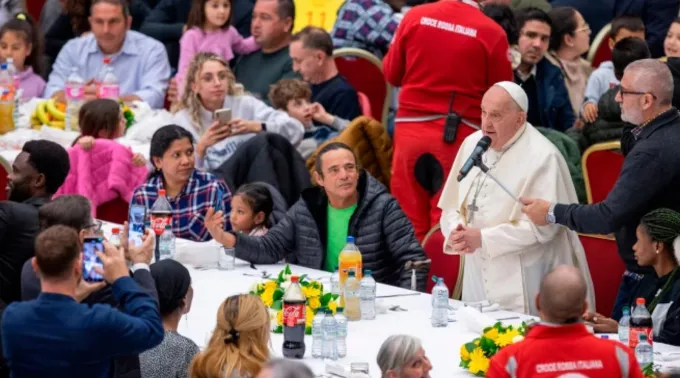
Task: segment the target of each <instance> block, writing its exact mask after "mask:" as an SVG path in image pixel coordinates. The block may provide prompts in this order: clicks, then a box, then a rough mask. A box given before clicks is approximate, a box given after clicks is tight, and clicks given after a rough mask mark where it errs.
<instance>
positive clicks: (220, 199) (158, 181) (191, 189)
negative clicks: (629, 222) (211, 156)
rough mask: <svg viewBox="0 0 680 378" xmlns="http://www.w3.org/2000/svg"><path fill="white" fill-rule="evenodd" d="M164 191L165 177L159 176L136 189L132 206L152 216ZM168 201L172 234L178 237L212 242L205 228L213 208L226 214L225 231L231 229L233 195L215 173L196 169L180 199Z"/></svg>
mask: <svg viewBox="0 0 680 378" xmlns="http://www.w3.org/2000/svg"><path fill="white" fill-rule="evenodd" d="M160 189H163V178H162V175H160V174H157V175H155V176H153V177H151V178H150V179H149V180H147V182H146V183H144V184H142V186H140V187H138V188H137V189H135V192H134V193H133V194H132V200H131V201H130V205H142V206H144V207H146V208H147V213H148V214H151V208H152V207H153V204H154V203H155V202H156V199H157V198H158V191H159V190H160ZM167 198H168V202H170V206H171V207H172V233H173V234H175V236H176V237H178V238H182V239H189V240H193V241H208V240H210V239H212V236H210V233H209V232H208V229H207V228H206V227H205V214H206V212H207V211H208V209H209V208H211V207H212V208H215V211H219V210H222V211H223V212H224V216H225V222H224V229H225V230H226V231H229V230H231V223H229V213H230V212H231V192H230V191H229V188H228V187H227V184H225V183H224V181H222V180H221V179H219V178H217V176H215V175H213V174H212V173H208V172H203V171H199V170H196V169H195V170H194V172H193V173H192V174H191V176H190V177H189V180H188V181H187V183H186V185H184V188H182V191H181V192H180V193H179V194H178V195H177V196H176V197H173V198H170V197H167Z"/></svg>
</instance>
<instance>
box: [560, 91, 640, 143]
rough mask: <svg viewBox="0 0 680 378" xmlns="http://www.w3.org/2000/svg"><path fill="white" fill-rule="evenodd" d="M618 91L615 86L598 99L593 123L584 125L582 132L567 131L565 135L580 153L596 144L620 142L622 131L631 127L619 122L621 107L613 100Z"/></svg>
mask: <svg viewBox="0 0 680 378" xmlns="http://www.w3.org/2000/svg"><path fill="white" fill-rule="evenodd" d="M618 91H619V87H618V86H616V87H613V88H610V89H609V90H608V91H607V92H605V93H604V94H603V95H602V96H601V97H600V100H599V101H598V102H597V119H596V120H595V122H593V123H586V124H585V125H584V126H583V129H582V130H577V129H575V128H572V129H569V130H567V134H568V135H569V136H570V137H572V138H574V139H575V140H576V142H577V143H578V145H579V147H580V148H581V152H583V151H585V150H586V149H587V148H588V147H590V146H592V145H593V144H596V143H602V142H609V141H617V140H620V139H621V135H622V133H623V129H624V128H626V127H627V126H631V125H630V124H629V123H628V122H624V121H622V120H621V106H620V105H619V104H618V103H617V102H616V101H615V100H614V99H615V98H616V93H617V92H618Z"/></svg>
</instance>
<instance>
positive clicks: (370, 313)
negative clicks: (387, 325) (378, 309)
mask: <svg viewBox="0 0 680 378" xmlns="http://www.w3.org/2000/svg"><path fill="white" fill-rule="evenodd" d="M375 288H376V282H375V279H374V278H373V276H372V275H371V271H370V270H369V269H366V270H364V278H362V279H361V282H360V283H359V299H360V301H361V302H360V303H361V319H362V320H373V319H375Z"/></svg>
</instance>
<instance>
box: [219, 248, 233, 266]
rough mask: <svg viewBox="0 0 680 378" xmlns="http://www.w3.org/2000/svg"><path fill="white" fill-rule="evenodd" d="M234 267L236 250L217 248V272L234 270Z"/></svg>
mask: <svg viewBox="0 0 680 378" xmlns="http://www.w3.org/2000/svg"><path fill="white" fill-rule="evenodd" d="M235 265H236V250H235V249H234V248H227V247H224V246H221V247H219V254H218V257H217V269H219V270H234V267H235Z"/></svg>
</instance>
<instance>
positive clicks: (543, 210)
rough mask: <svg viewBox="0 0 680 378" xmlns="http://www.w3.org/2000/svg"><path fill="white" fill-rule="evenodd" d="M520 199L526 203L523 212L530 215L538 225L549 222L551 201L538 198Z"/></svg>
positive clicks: (532, 220)
mask: <svg viewBox="0 0 680 378" xmlns="http://www.w3.org/2000/svg"><path fill="white" fill-rule="evenodd" d="M519 200H520V202H522V203H523V204H524V207H523V208H522V212H523V213H524V214H526V215H527V217H529V219H530V220H531V222H533V223H534V224H535V225H537V226H545V225H547V224H548V220H547V219H546V216H547V215H548V211H550V202H548V201H546V200H542V199H537V198H520V199H519Z"/></svg>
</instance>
